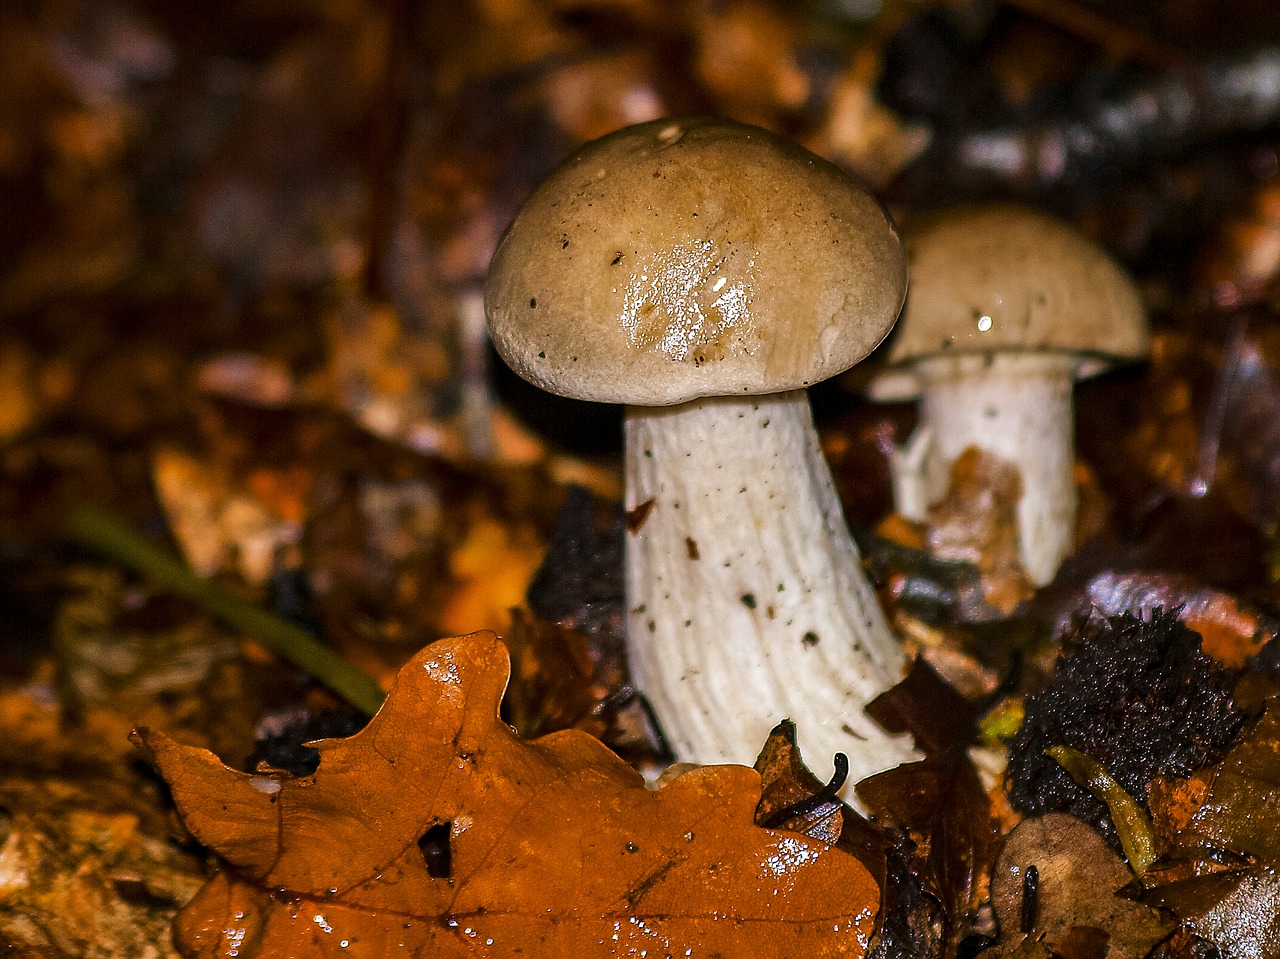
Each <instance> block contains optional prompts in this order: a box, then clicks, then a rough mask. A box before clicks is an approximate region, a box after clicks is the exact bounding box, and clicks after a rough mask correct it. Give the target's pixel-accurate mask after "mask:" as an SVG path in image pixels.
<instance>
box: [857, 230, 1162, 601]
mask: <svg viewBox="0 0 1280 959" xmlns="http://www.w3.org/2000/svg"><path fill="white" fill-rule="evenodd" d="M907 252H908V256H909V261H910V268H911V293H910V296H908V298H907V305H906V308H905V310H904V311H903V316H902V320H901V321H900V322H899V323H898V325H897V328H896V329H895V331H894V334H893V337H892V339H891V340H890V342H889V343H886V344H885V346H886V349H887V351H888V352H887V355H886V356H885V359H884V362H885V368H884V370H883V371H882V372H880V373H878V374H877V375H876V377H875V378H874V379H873V380H872V382H871V389H870V392H871V396H872V397H873V398H875V399H880V400H907V399H916V398H918V399H919V401H920V410H919V425H918V427H917V430H916V433H915V434H914V435H913V436H912V437H911V439H910V440H909V441H908V443H907V445H906V447H905V448H904V449H903V450H900V451H899V452H898V455H897V457H896V463H895V472H896V475H895V478H894V483H895V505H896V507H897V510H898V512H900V513H902V514H903V515H905V516H907V517H908V518H910V519H916V520H923V519H924V518H925V516H926V514H927V511H928V508H929V507H930V506H931V505H933V504H934V503H937V502H938V501H940V500H941V499H942V497H943V496H944V495H945V493H946V490H947V485H948V482H949V479H950V476H951V466H952V464H953V463H954V462H955V461H956V459H957V458H958V457H959V456H960V454H961V453H963V452H964V451H965V450H966V449H967V448H969V447H971V446H975V447H977V448H978V449H980V450H983V451H985V452H988V453H994V454H995V455H996V456H999V457H1000V458H1002V459H1004V460H1007V461H1009V462H1012V463H1013V464H1015V465H1016V466H1017V467H1018V470H1019V472H1020V473H1021V478H1022V496H1021V498H1020V499H1019V501H1018V506H1017V515H1018V539H1019V552H1020V554H1021V559H1022V565H1023V567H1024V568H1025V570H1026V572H1027V576H1028V578H1029V579H1030V580H1031V582H1032V583H1034V584H1035V585H1037V586H1043V585H1044V584H1045V583H1048V582H1049V581H1050V580H1052V579H1053V577H1054V575H1055V573H1056V572H1057V570H1058V567H1059V566H1060V565H1061V563H1062V560H1063V559H1064V558H1065V557H1066V556H1067V555H1068V554H1069V553H1070V552H1071V548H1072V545H1073V537H1074V533H1075V518H1076V500H1077V495H1076V481H1075V434H1074V429H1075V420H1074V416H1073V411H1072V384H1073V382H1074V381H1075V380H1078V379H1081V378H1083V377H1086V376H1091V375H1093V374H1095V373H1099V372H1102V371H1103V370H1105V369H1107V368H1108V367H1110V366H1113V365H1114V364H1116V363H1120V362H1124V361H1130V360H1136V359H1140V358H1142V357H1144V356H1145V355H1146V353H1147V349H1148V332H1147V324H1146V318H1145V314H1144V312H1143V308H1142V303H1141V301H1140V299H1139V297H1138V293H1137V290H1136V289H1135V288H1134V285H1133V282H1132V281H1131V280H1130V279H1129V277H1128V275H1127V274H1126V273H1125V272H1124V270H1123V269H1122V268H1121V267H1120V266H1118V265H1117V264H1116V263H1115V261H1114V260H1112V259H1111V257H1110V256H1108V255H1107V254H1106V253H1105V252H1104V251H1103V250H1102V249H1100V248H1099V247H1098V246H1096V245H1095V244H1094V243H1092V242H1091V241H1089V240H1088V239H1086V238H1085V237H1084V236H1082V235H1081V234H1080V233H1079V232H1078V231H1076V230H1075V229H1074V228H1072V227H1070V226H1068V225H1066V224H1065V223H1061V222H1059V221H1058V220H1055V219H1053V218H1052V217H1049V216H1046V215H1044V214H1042V213H1039V212H1036V211H1034V210H1029V209H1025V208H1022V207H1016V206H1006V205H996V206H983V207H963V208H958V209H955V210H951V211H948V212H946V213H943V214H940V215H937V216H936V217H935V218H933V219H932V220H931V221H930V222H928V223H927V224H925V225H923V226H922V227H921V228H920V229H918V230H913V231H912V232H911V233H910V234H909V236H908V240H907Z"/></svg>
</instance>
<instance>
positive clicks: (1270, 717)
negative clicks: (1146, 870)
mask: <svg viewBox="0 0 1280 959" xmlns="http://www.w3.org/2000/svg"><path fill="white" fill-rule="evenodd" d="M1277 757H1280V700H1277V699H1272V700H1270V701H1269V702H1268V704H1267V709H1266V712H1265V713H1264V714H1263V716H1262V718H1261V719H1260V720H1259V721H1258V723H1257V725H1256V726H1254V728H1253V730H1252V731H1251V732H1250V733H1249V735H1248V736H1246V737H1245V738H1244V739H1243V740H1242V741H1241V742H1240V743H1239V744H1238V745H1236V746H1235V747H1234V748H1233V749H1232V750H1231V751H1230V752H1229V753H1227V755H1226V757H1225V758H1224V759H1223V760H1222V762H1220V763H1218V764H1217V765H1215V766H1211V767H1209V768H1208V769H1202V770H1200V771H1199V772H1197V773H1195V774H1194V775H1192V776H1190V777H1188V778H1186V779H1172V778H1157V779H1155V780H1153V781H1152V783H1151V786H1150V788H1149V789H1148V796H1147V801H1148V805H1149V806H1150V807H1151V819H1152V824H1153V826H1154V827H1155V831H1156V837H1157V840H1158V841H1159V843H1160V846H1161V847H1162V848H1164V849H1170V848H1182V849H1188V850H1193V851H1194V850H1196V849H1202V848H1206V847H1207V848H1210V849H1217V850H1220V851H1222V852H1232V853H1237V854H1243V855H1246V856H1251V857H1256V858H1257V859H1259V860H1261V861H1262V862H1264V863H1266V864H1268V865H1270V866H1280V831H1277V829H1276V825H1275V824H1276V822H1277V821H1280V763H1278V762H1277Z"/></svg>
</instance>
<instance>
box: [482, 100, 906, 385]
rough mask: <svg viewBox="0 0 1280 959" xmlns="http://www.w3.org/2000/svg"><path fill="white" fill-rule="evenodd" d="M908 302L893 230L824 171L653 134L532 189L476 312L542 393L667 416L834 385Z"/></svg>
mask: <svg viewBox="0 0 1280 959" xmlns="http://www.w3.org/2000/svg"><path fill="white" fill-rule="evenodd" d="M905 287H906V265H905V256H904V254H903V252H902V247H901V244H900V242H899V240H898V235H897V232H896V231H895V229H894V227H893V225H892V223H891V222H890V221H889V219H888V217H887V216H886V214H885V212H884V210H883V208H882V207H881V206H880V204H879V203H878V202H877V201H876V200H875V198H873V197H872V196H871V195H870V194H869V193H867V191H866V190H865V188H863V187H862V186H861V185H860V184H859V183H858V182H857V181H856V180H854V179H853V178H852V177H850V176H849V175H848V174H847V173H845V172H844V171H843V170H841V169H840V168H839V167H837V166H835V165H834V164H831V163H828V162H827V161H825V160H823V159H821V158H819V157H817V156H814V155H813V154H811V153H809V152H808V151H806V150H804V149H802V148H801V147H798V146H796V145H794V144H792V143H789V142H787V141H785V140H782V139H780V138H779V137H777V136H775V135H773V134H772V133H769V132H768V131H766V130H762V129H759V128H757V127H752V126H746V125H744V124H740V123H734V122H730V121H725V120H712V119H694V120H658V121H654V122H652V123H644V124H640V125H637V126H633V127H627V128H625V129H623V130H619V131H618V132H616V133H613V134H610V135H609V136H606V137H603V138H601V139H599V140H596V141H594V142H592V143H589V144H587V145H586V146H584V147H582V149H581V150H579V151H578V153H577V154H576V155H575V156H573V157H572V158H571V159H570V160H569V161H568V162H566V163H565V164H564V165H563V166H561V167H560V168H559V169H558V170H556V171H555V172H554V173H553V174H552V175H551V176H550V177H549V178H548V179H547V180H546V181H545V182H543V183H542V185H541V186H539V187H538V189H537V190H536V191H535V192H534V194H533V195H532V196H531V197H530V198H529V200H528V201H527V202H526V203H525V205H524V207H523V208H522V209H521V210H520V212H519V214H518V215H517V216H516V219H515V220H514V222H513V223H512V224H511V226H510V227H509V228H508V230H507V233H506V235H505V236H504V237H503V238H502V241H501V243H500V244H499V245H498V249H497V252H496V253H495V254H494V257H493V262H492V263H491V264H490V267H489V278H488V283H487V284H486V287H485V313H486V315H487V317H488V323H489V332H490V335H491V337H492V339H493V342H494V345H495V346H496V347H497V350H498V352H499V353H500V354H501V355H502V357H503V359H505V360H506V361H507V363H508V364H509V365H510V366H511V368H512V369H514V370H515V371H516V372H517V373H519V374H520V375H521V376H523V377H524V378H525V379H527V380H529V381H530V382H532V383H535V384H537V385H538V386H540V387H542V388H543V389H545V390H548V391H549V392H552V393H559V394H561V395H564V396H571V397H576V398H578V399H585V400H595V401H599V402H607V403H628V404H634V405H642V406H668V405H672V404H676V403H683V402H687V401H689V400H692V399H696V398H698V397H704V396H718V395H732V394H736V395H742V394H756V393H776V392H782V391H785V390H791V389H799V388H803V387H805V386H808V385H809V384H811V383H816V382H818V381H820V380H823V379H826V378H827V377H830V376H834V375H835V374H837V373H839V372H841V371H843V370H846V369H848V368H849V367H850V366H852V365H853V364H855V363H857V362H858V361H859V360H861V359H862V358H863V357H864V356H866V355H867V354H868V353H869V352H870V351H871V350H872V349H874V348H875V347H876V345H877V344H879V343H880V341H881V340H882V339H883V338H884V336H885V334H887V333H888V332H889V329H890V328H891V327H892V326H893V322H894V320H895V319H896V318H897V315H898V311H899V309H900V308H901V306H902V298H903V294H904V290H905Z"/></svg>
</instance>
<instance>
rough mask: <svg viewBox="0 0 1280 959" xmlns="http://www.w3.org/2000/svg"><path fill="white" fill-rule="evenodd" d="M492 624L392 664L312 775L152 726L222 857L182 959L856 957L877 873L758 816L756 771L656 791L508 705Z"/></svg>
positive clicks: (589, 743) (185, 810)
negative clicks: (256, 762) (539, 731)
mask: <svg viewBox="0 0 1280 959" xmlns="http://www.w3.org/2000/svg"><path fill="white" fill-rule="evenodd" d="M508 671H509V663H508V657H507V651H506V648H505V647H504V646H503V645H502V644H501V643H500V642H499V641H498V639H497V637H496V636H494V635H493V634H492V633H475V634H472V635H471V636H465V637H461V638H458V639H449V640H442V641H441V642H439V643H436V644H434V645H432V646H429V647H427V648H426V649H424V650H423V651H422V652H420V653H419V654H418V655H417V656H415V657H414V658H413V659H412V660H411V661H410V662H409V663H408V664H407V665H406V666H405V667H404V669H403V670H402V671H401V673H400V675H399V677H398V679H397V681H396V684H395V686H394V687H393V688H392V690H391V693H390V695H389V696H388V698H387V700H386V703H385V704H384V705H383V707H382V710H381V711H380V712H379V713H378V715H377V716H376V717H374V719H373V720H372V721H371V722H370V724H369V725H368V726H367V727H366V728H365V729H364V730H363V731H362V732H360V733H358V734H357V735H355V736H353V737H351V738H350V739H341V740H325V741H323V742H321V743H319V745H318V748H319V751H320V755H321V762H320V767H319V769H318V770H317V772H316V773H315V774H314V775H312V776H308V777H299V778H293V777H290V776H288V775H286V774H283V773H279V772H262V773H260V774H258V775H249V774H245V773H238V772H235V771H233V770H231V769H228V768H227V767H226V766H224V765H222V763H221V762H219V761H218V759H217V758H216V757H215V756H214V755H213V754H212V753H209V752H207V751H206V750H202V749H197V748H193V747H189V746H183V745H181V744H179V743H177V742H175V741H174V740H172V739H170V738H169V737H168V736H165V735H164V734H163V733H159V732H154V731H150V730H145V729H143V730H138V731H137V732H136V733H135V741H136V742H138V743H139V744H140V745H141V746H142V747H143V748H145V749H146V750H147V751H149V752H150V754H151V756H152V758H153V761H154V762H155V764H156V766H157V768H158V769H159V770H160V772H161V773H162V774H163V775H164V777H165V779H166V780H167V781H168V782H169V785H170V787H171V789H172V792H173V797H174V800H175V802H176V804H177V806H178V811H179V813H180V815H181V816H182V818H183V821H184V822H185V824H186V826H187V827H188V828H189V829H190V831H191V832H192V834H193V835H194V836H195V837H196V838H197V839H198V840H200V841H201V842H202V843H204V844H206V845H208V846H210V847H212V848H213V849H214V850H215V851H216V852H217V853H218V854H219V855H220V856H222V857H223V859H225V860H226V862H227V868H226V869H224V871H222V872H221V873H220V874H218V875H217V876H215V877H214V878H213V879H212V880H211V881H210V882H209V883H208V884H207V885H206V886H205V887H204V888H203V889H202V890H201V892H200V893H199V894H198V895H197V896H196V897H195V899H194V900H192V902H191V903H190V904H189V905H188V907H187V908H186V909H185V910H184V912H183V913H182V914H181V915H180V916H179V918H178V920H177V924H176V931H175V938H176V940H177V942H178V945H179V947H180V948H181V949H183V950H184V951H185V952H186V953H187V954H188V955H191V956H202V957H204V956H207V957H214V956H218V957H230V956H239V957H258V959H267V957H285V956H288V957H292V959H309V957H320V956H339V955H341V956H379V957H382V956H392V955H408V956H428V955H429V956H432V957H450V956H459V957H461V956H514V955H520V956H522V957H526V959H537V957H551V956H556V957H559V956H575V957H583V959H590V957H597V956H599V957H603V956H618V955H645V954H648V955H650V956H715V955H723V956H753V957H770V956H776V957H792V956H802V955H803V956H855V957H856V956H861V955H863V954H864V953H865V952H866V950H867V946H868V940H869V938H870V936H871V934H872V931H873V928H874V920H875V915H876V911H877V908H878V905H879V888H878V886H877V885H876V883H875V881H874V880H873V879H872V878H871V876H870V875H869V874H868V873H867V871H866V870H865V869H864V868H863V866H862V865H861V864H860V863H859V862H858V860H857V859H855V858H854V857H853V856H850V855H848V854H846V853H845V852H843V851H842V850H839V849H836V848H834V847H832V846H829V845H827V844H826V843H823V842H820V841H818V840H815V839H810V838H808V837H805V836H801V835H797V834H795V833H787V832H777V831H771V830H766V829H762V828H759V827H756V826H755V825H753V814H754V812H755V807H756V804H757V803H758V802H759V799H760V776H759V774H758V773H756V772H755V771H754V770H752V769H749V768H747V767H745V766H742V767H740V766H719V767H705V768H701V769H697V770H694V771H692V772H689V773H686V774H685V775H683V776H680V777H679V778H677V779H675V780H674V781H673V782H671V783H670V784H669V785H667V786H666V787H664V788H662V789H660V790H656V791H650V790H648V789H646V788H645V787H644V784H643V781H642V779H641V777H640V776H639V775H638V774H637V773H636V772H635V771H633V770H632V769H631V768H630V767H629V766H627V765H626V764H624V763H623V762H622V761H621V760H619V759H618V758H617V757H616V756H614V755H613V754H612V753H610V752H609V751H608V750H607V749H605V748H604V746H602V745H601V744H600V743H599V742H598V741H597V740H595V739H592V738H591V737H590V736H587V735H585V734H583V733H581V732H578V731H576V730H566V731H562V732H558V733H553V734H551V735H548V736H545V737H543V738H541V739H538V740H535V741H533V742H528V743H526V742H521V741H520V740H519V739H517V738H516V737H515V735H514V734H513V733H512V732H511V730H510V729H509V728H508V727H507V726H506V725H505V724H504V723H502V722H501V721H500V720H499V719H498V718H497V710H498V704H499V701H500V699H501V697H502V692H503V689H504V687H505V685H506V681H507V676H508Z"/></svg>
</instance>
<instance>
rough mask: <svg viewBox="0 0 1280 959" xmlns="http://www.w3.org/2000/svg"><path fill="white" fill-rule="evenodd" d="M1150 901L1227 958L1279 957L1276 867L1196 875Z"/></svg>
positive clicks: (1279, 894)
mask: <svg viewBox="0 0 1280 959" xmlns="http://www.w3.org/2000/svg"><path fill="white" fill-rule="evenodd" d="M1151 898H1152V900H1153V901H1154V902H1155V903H1157V904H1159V905H1161V906H1164V907H1165V908H1166V909H1171V910H1173V911H1174V912H1175V913H1176V914H1177V916H1178V918H1179V919H1180V920H1181V921H1182V922H1183V923H1184V924H1185V925H1186V927H1187V928H1188V929H1189V930H1190V931H1191V932H1193V933H1195V934H1196V935H1197V936H1199V937H1200V938H1201V939H1205V940H1207V941H1208V942H1211V943H1212V944H1213V945H1214V946H1216V947H1217V948H1218V950H1219V951H1220V953H1221V954H1222V955H1224V956H1248V957H1250V959H1276V957H1277V956H1280V876H1277V875H1276V873H1275V872H1274V871H1273V870H1271V869H1263V868H1254V869H1243V870H1229V871H1226V872H1218V873H1212V874H1210V875H1207V876H1197V877H1195V878H1192V879H1186V880H1183V881H1182V882H1176V883H1171V884H1169V885H1168V886H1165V887H1162V888H1161V889H1159V890H1157V891H1156V894H1155V895H1154V896H1152V897H1151Z"/></svg>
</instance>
